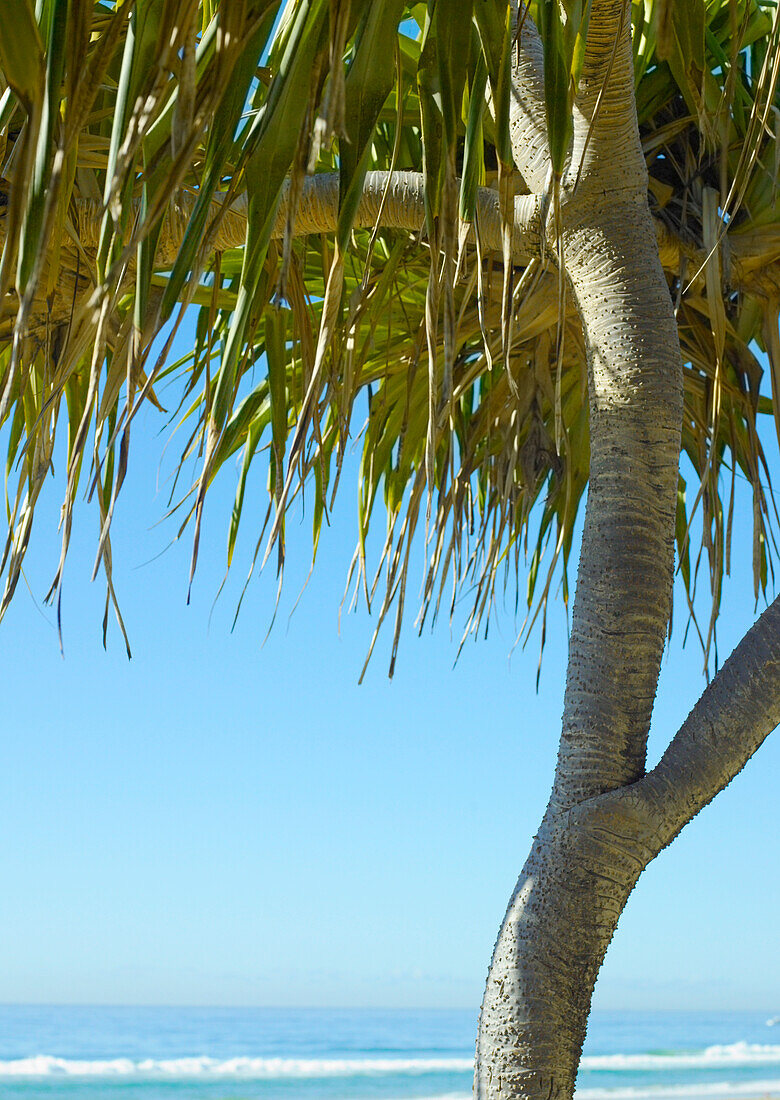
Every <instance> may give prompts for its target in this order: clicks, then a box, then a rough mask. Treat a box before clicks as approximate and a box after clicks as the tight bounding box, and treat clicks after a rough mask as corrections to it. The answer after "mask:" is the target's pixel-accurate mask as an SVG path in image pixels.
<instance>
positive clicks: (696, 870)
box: [0, 395, 780, 1012]
mask: <svg viewBox="0 0 780 1100" xmlns="http://www.w3.org/2000/svg"><path fill="white" fill-rule="evenodd" d="M164 396H165V395H164ZM169 397H170V395H169ZM169 404H173V400H172V398H171V400H170V401H169ZM160 426H161V420H160V418H159V417H156V416H155V417H153V416H152V415H146V416H145V417H142V418H141V419H140V420H139V423H138V427H137V429H136V433H135V437H134V440H133V445H132V453H131V474H130V475H129V478H128V483H127V485H126V487H125V490H124V491H123V494H122V498H121V499H120V504H119V507H118V514H117V517H116V521H115V525H114V559H115V577H116V584H117V591H118V593H119V596H120V600H121V604H122V608H123V611H124V614H125V619H126V623H127V626H128V630H129V633H130V638H131V643H132V646H133V651H134V657H133V660H132V661H131V662H128V661H127V659H126V657H125V655H124V648H123V645H122V642H121V639H120V637H119V634H118V631H117V630H116V629H115V628H114V627H113V625H112V627H111V629H110V631H109V645H108V651H107V652H104V651H103V649H102V645H101V619H102V612H103V591H104V590H103V587H102V585H101V583H100V582H96V583H95V584H90V583H89V575H90V573H91V568H92V561H93V556H94V550H95V543H96V538H95V535H96V531H95V528H96V520H95V517H94V514H93V511H92V509H91V508H86V507H82V508H81V509H80V511H79V513H78V516H77V522H76V528H75V532H74V542H73V548H72V553H71V557H70V559H69V563H68V566H67V572H66V583H65V589H64V597H63V623H64V641H65V659H64V660H63V659H62V658H61V656H60V653H59V646H58V641H57V632H56V626H55V614H54V612H53V611H52V609H50V608H45V607H43V606H42V603H41V597H42V596H43V594H44V593H45V591H46V589H47V587H48V584H49V581H50V579H51V576H52V575H53V573H54V571H55V568H56V563H57V558H58V554H59V543H58V536H57V534H56V522H57V513H58V505H59V498H58V497H57V494H56V492H50V493H49V495H48V496H47V498H46V501H45V508H44V509H42V510H41V513H40V515H39V516H38V518H37V519H36V525H35V530H34V533H33V545H32V549H31V551H30V554H29V557H28V567H27V570H26V576H27V580H28V582H29V586H30V591H29V592H28V591H27V590H25V589H24V587H23V586H22V585H20V587H19V590H18V592H17V595H16V598H15V602H14V604H13V605H12V608H11V610H10V611H9V613H8V615H7V616H6V619H5V621H4V622H3V623H2V624H1V625H0V652H1V653H2V660H3V671H4V682H5V684H6V691H5V698H4V704H3V725H4V736H3V738H2V746H3V747H2V760H1V762H0V765H1V766H0V836H2V842H1V843H0V881H2V885H3V889H2V893H1V894H0V945H1V946H0V952H2V961H1V962H0V1001H6V1002H14V1001H27V1002H59V1001H62V1002H68V1001H74V1002H97V1003H100V1002H110V1003H148V1004H151V1003H167V1004H173V1003H192V1004H260V1005H265V1004H268V1005H273V1004H277V1005H384V1006H427V1005H431V1006H437V1005H439V1006H476V1005H477V1004H478V1002H479V999H480V996H481V991H482V985H483V981H484V977H485V973H486V969H487V964H488V960H489V957H490V952H491V949H492V945H493V941H494V937H495V934H496V931H497V928H498V925H499V922H500V920H501V917H502V915H503V912H504V907H505V905H506V901H507V899H508V897H509V894H510V892H511V889H512V886H513V884H514V881H515V878H516V875H517V873H518V872H519V870H520V867H521V865H522V863H523V860H524V857H525V854H526V851H527V849H528V845H529V842H530V838H531V836H532V834H533V832H534V830H535V828H536V826H537V824H538V821H539V819H540V817H541V814H542V811H543V808H544V805H545V802H546V800H547V795H548V792H549V786H550V782H551V778H552V772H553V767H554V761H555V752H556V743H557V737H558V732H559V724H560V714H561V709H562V695H563V680H564V667H565V652H566V626H565V618H564V616H563V613H562V612H561V611H560V610H558V609H555V610H553V612H552V614H551V617H550V623H549V628H548V644H547V649H546V652H545V660H544V666H543V671H542V678H541V685H540V690H539V693H538V694H536V692H535V675H536V657H537V646H538V638H534V639H533V640H532V642H531V644H530V645H529V647H528V649H527V651H526V652H525V653H523V652H521V651H519V650H517V651H516V652H515V654H514V656H513V658H512V660H511V662H510V661H509V659H508V656H509V651H510V649H511V646H512V643H513V641H514V636H515V628H514V622H513V619H512V617H511V615H510V614H509V613H508V612H507V613H506V614H504V615H503V616H502V617H501V620H500V623H499V627H500V629H499V630H495V629H494V630H493V631H492V632H491V635H490V637H489V638H488V640H487V641H480V642H478V643H477V644H469V645H467V646H466V649H465V650H464V653H463V654H462V656H461V659H460V661H459V663H458V665H457V666H456V667H455V668H454V670H453V668H452V664H453V659H454V656H455V652H456V648H457V646H456V641H457V639H455V640H453V639H452V638H450V636H449V632H448V629H447V625H446V623H442V624H440V625H439V626H438V627H437V628H436V631H435V633H434V634H433V635H431V634H429V633H426V634H425V635H424V636H423V637H422V638H417V637H416V635H415V634H414V632H413V631H412V630H411V629H407V630H406V632H405V635H404V638H403V642H402V647H401V653H400V659H399V663H398V668H397V673H396V676H395V679H394V681H393V682H389V681H388V679H387V676H386V671H387V661H388V650H389V644H390V632H389V631H388V632H386V634H385V636H384V637H383V638H382V639H381V640H380V644H379V646H378V649H377V652H376V654H375V657H374V659H373V661H372V664H371V666H370V668H369V672H368V674H367V677H366V680H365V682H364V683H363V685H362V686H358V684H357V678H358V675H359V672H360V668H361V665H362V661H363V658H364V655H365V652H366V649H367V646H368V642H369V639H370V636H371V632H372V629H373V622H372V620H370V619H369V618H368V616H367V615H366V614H365V612H363V611H360V612H359V613H358V614H356V615H352V616H349V617H345V618H343V619H342V625H341V632H340V633H339V630H338V624H337V615H338V607H339V603H340V600H341V595H342V591H343V586H344V580H345V576H346V569H347V566H348V563H349V559H350V557H351V553H352V549H353V545H354V537H355V534H354V533H355V512H354V499H355V497H354V489H353V487H352V486H350V485H349V484H348V483H347V484H343V485H342V487H341V490H340V498H341V503H340V507H339V508H338V509H337V511H336V513H335V516H334V521H333V525H332V527H331V528H330V529H327V530H325V531H324V533H323V536H322V542H321V552H320V560H319V561H318V568H317V570H316V571H315V575H314V577H313V578H312V580H311V583H310V584H309V586H308V588H307V590H306V592H305V593H304V595H303V598H302V600H301V602H300V605H299V606H298V609H297V610H296V611H295V613H294V615H293V616H292V617H291V618H289V620H288V612H289V610H290V608H291V606H292V604H293V603H294V602H295V598H296V597H297V595H298V591H299V589H300V586H301V584H302V582H303V580H304V579H305V577H306V573H307V569H308V553H309V537H308V521H307V524H306V525H305V526H303V527H301V528H300V530H296V529H295V525H294V524H290V526H289V530H288V538H289V549H290V554H289V562H288V578H287V583H286V587H285V592H284V595H283V598H282V608H281V611H280V614H279V617H278V619H277V622H276V625H275V627H274V629H273V631H272V633H271V635H270V638H269V639H268V641H267V643H266V644H265V645H263V639H264V637H265V635H266V631H267V627H268V624H269V619H270V613H271V608H272V605H273V599H274V593H275V581H274V576H273V572H272V570H271V569H269V570H267V571H266V573H265V574H264V575H263V576H262V577H260V578H259V579H254V580H253V581H252V583H251V586H250V590H249V594H248V597H247V599H246V601H245V604H244V607H243V610H242V613H241V615H240V617H239V620H238V624H237V626H236V629H235V631H234V632H233V633H231V632H230V625H231V620H232V615H233V611H234V608H235V604H236V600H237V597H238V594H239V592H240V589H241V586H242V584H243V580H244V577H245V574H246V569H247V567H248V563H249V561H250V559H251V554H252V551H253V549H254V541H255V538H256V534H257V531H258V529H259V527H258V524H257V523H256V522H255V516H260V515H261V513H262V512H263V511H264V509H265V498H264V496H263V495H262V486H261V484H260V481H259V480H258V482H256V483H255V487H254V496H253V497H252V501H251V502H250V505H249V506H247V507H245V519H244V525H245V526H244V532H243V540H240V544H239V552H238V554H237V561H236V564H235V566H234V570H233V574H232V579H231V581H230V582H229V583H228V585H227V587H226V590H225V592H224V593H223V594H222V596H221V598H220V600H219V601H218V603H217V604H216V607H215V608H214V611H213V615H212V616H211V621H210V622H209V615H210V612H211V610H212V603H213V599H214V596H215V593H216V591H217V588H218V586H219V582H220V580H221V578H222V574H223V570H224V560H225V540H226V532H227V521H228V516H229V510H230V506H231V503H232V497H233V493H234V487H235V476H234V473H233V470H232V469H231V470H229V471H227V473H226V474H225V476H224V477H223V479H222V482H221V483H220V484H219V485H218V486H217V489H216V492H215V493H214V495H213V497H211V499H210V500H209V502H208V503H207V508H206V514H205V523H204V533H203V537H202V541H201V560H200V566H199V571H198V574H197V577H196V582H195V586H194V590H193V598H192V603H191V605H190V606H189V607H188V606H186V603H185V598H186V588H187V571H188V560H189V552H190V535H189V533H188V534H185V536H184V537H183V539H182V540H181V541H180V542H179V543H177V544H175V545H173V546H172V547H171V548H170V549H169V550H167V552H166V553H164V554H162V555H161V556H158V557H156V559H155V560H153V561H150V559H152V558H154V557H155V555H158V554H159V553H160V551H161V550H163V549H164V548H165V547H166V546H167V545H168V543H169V542H170V540H171V537H172V535H173V534H174V533H175V521H174V523H171V522H170V521H169V522H167V523H164V524H162V525H158V526H155V524H156V523H157V521H158V520H159V519H160V517H161V516H162V515H163V513H164V510H165V502H166V492H165V489H164V488H162V489H161V490H159V491H158V489H157V479H158V462H159V455H160V451H161V449H162V441H163V438H164V437H163V436H160V435H158V434H157V433H158V431H159V429H160ZM767 427H768V429H769V431H768V432H767V433H766V439H767V446H768V450H769V452H770V454H771V456H772V463H773V466H774V468H775V469H776V470H777V469H778V465H779V464H778V462H777V461H776V454H777V443H776V442H775V441H774V439H773V435H772V434H771V423H770V422H767ZM174 446H175V445H174ZM353 465H354V464H353ZM348 476H349V470H348V471H347V473H346V474H345V477H348ZM353 486H354V480H353ZM742 490H743V492H742V495H741V500H740V506H739V510H738V515H737V518H736V528H735V553H734V573H735V574H736V575H735V577H734V578H733V579H732V580H731V582H729V583H728V585H727V589H726V595H725V599H724V612H723V618H722V621H721V631H720V634H721V653H722V654H723V655H724V656H725V654H726V653H728V652H729V651H730V650H731V648H733V645H734V644H735V642H736V641H737V640H738V639H739V637H740V636H741V635H742V633H743V632H744V630H745V629H746V628H747V626H748V625H749V624H750V623H751V622H752V621H753V617H754V609H753V597H752V582H751V579H750V552H751V551H750V507H749V506H750V501H749V494H748V493H747V492H746V491H745V486H744V485H743V486H742ZM252 504H254V508H253V507H252V506H251V505H252ZM411 593H412V589H411V586H410V599H411ZM682 604H683V601H682V598H680V600H679V603H678V606H682ZM413 617H414V616H413V615H411V616H410V623H411V620H412V619H413ZM682 625H683V623H682V619H678V621H677V627H676V630H675V633H674V637H673V639H672V642H671V645H670V648H669V652H668V655H667V657H666V660H665V663H664V667H663V672H662V679H661V688H660V693H659V699H658V705H657V709H656V717H655V722H654V733H653V740H652V746H651V755H652V757H653V759H655V758H657V756H658V755H659V754H660V752H661V751H662V748H663V746H664V744H665V742H666V740H667V739H668V738H669V736H671V734H672V733H673V732H674V731H675V730H676V729H677V727H678V726H679V724H680V722H681V720H682V719H683V718H684V716H685V714H686V713H687V710H688V709H689V708H690V706H691V705H692V704H693V703H694V702H695V700H696V698H697V697H698V695H699V694H700V692H701V690H702V688H703V686H704V681H703V678H702V676H701V656H700V652H699V651H698V650H697V648H696V646H695V644H694V643H693V642H689V644H688V646H687V648H686V649H685V650H683V649H682V648H681V639H682V633H683V631H682ZM778 775H780V736H777V735H776V736H775V738H774V739H771V738H770V741H769V742H768V743H767V744H766V745H765V746H764V747H763V748H762V749H761V750H760V752H759V754H758V756H757V757H756V758H755V759H754V760H753V761H752V762H751V763H750V764H749V765H748V767H747V769H746V770H745V772H744V773H743V774H742V775H741V776H740V777H738V779H737V780H736V781H735V782H734V783H733V784H732V785H731V787H730V788H729V789H728V790H727V791H726V792H724V793H723V794H722V795H721V796H719V797H718V799H716V801H715V802H714V803H713V805H712V806H711V807H709V808H708V809H707V810H705V811H704V812H703V813H702V814H701V816H700V818H699V819H697V820H696V821H695V822H694V824H693V825H692V826H690V827H689V828H688V829H687V830H686V831H685V832H684V833H683V835H682V836H681V837H680V838H679V839H678V840H677V841H676V842H675V843H674V845H673V846H672V848H671V849H669V850H668V851H667V852H665V853H663V854H662V855H661V857H660V858H659V859H658V860H657V861H656V863H655V864H653V865H652V866H651V867H650V868H649V869H648V871H647V872H646V873H645V874H644V875H643V876H642V879H641V880H640V884H639V886H638V887H637V889H636V891H635V894H634V896H633V897H632V898H631V899H630V901H629V905H628V908H627V911H626V913H625V914H624V916H623V918H622V920H621V924H620V927H619V929H618V932H617V935H616V938H615V940H614V942H613V944H612V947H611V948H610V951H609V954H608V957H607V961H606V964H605V966H604V968H603V971H602V975H601V977H600V979H599V984H598V988H597V993H596V1004H597V1005H599V1006H601V1007H648V1008H654V1007H711V1008H716V1007H723V1008H731V1007H733V1008H740V1007H744V1008H750V1007H755V1008H761V1009H766V1010H767V1011H773V1012H775V1011H779V1010H780V1003H778V998H780V993H779V992H778V990H780V954H779V953H778V952H777V950H776V930H777V914H778V909H779V908H780V885H779V884H778V876H777V873H776V869H777V866H778V857H779V856H780V851H779V850H778V839H777V837H778V824H780V820H779V819H778V808H777V806H778V800H777V777H778Z"/></svg>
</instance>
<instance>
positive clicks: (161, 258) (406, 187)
mask: <svg viewBox="0 0 780 1100" xmlns="http://www.w3.org/2000/svg"><path fill="white" fill-rule="evenodd" d="M386 188H387V197H386V199H385V201H384V205H382V200H383V196H384V194H385V189H386ZM288 192H289V187H288V186H285V189H284V191H283V192H282V197H281V200H280V203H279V209H278V211H277V214H276V222H275V225H274V230H273V236H274V237H276V238H279V237H282V236H283V235H284V229H285V224H286V221H287V196H288ZM196 199H197V195H192V194H189V193H187V192H185V193H184V194H183V195H182V196H181V197H180V198H179V199H178V201H177V204H176V208H175V209H174V210H173V211H172V212H171V214H170V215H169V216H168V217H167V218H166V220H165V223H164V225H163V229H162V232H161V234H160V241H159V245H158V249H157V258H156V262H157V263H158V264H165V263H172V262H173V260H174V259H175V256H176V253H177V251H178V249H179V247H180V245H181V242H182V239H183V237H184V232H185V230H186V228H187V223H188V221H189V218H190V215H191V212H192V208H193V207H194V205H195V201H196ZM218 206H219V200H218V199H217V200H215V203H214V210H215V213H216V211H217V209H218ZM540 206H541V204H540V199H539V198H538V196H536V195H520V196H518V198H516V200H515V226H514V237H513V248H512V258H513V260H514V262H515V263H517V264H526V263H528V260H529V259H530V258H531V257H533V256H538V255H539V254H540V250H541V232H540ZM380 212H381V222H380V224H381V226H382V228H384V229H407V230H411V231H412V232H417V231H419V230H420V229H422V228H423V226H424V224H425V192H424V177H423V175H422V174H421V173H419V172H393V173H390V172H368V173H367V174H366V178H365V182H364V184H363V197H362V198H361V200H360V204H359V206H358V211H357V215H356V217H355V228H356V229H370V228H372V227H373V226H374V225H375V224H376V222H377V219H378V218H379V215H380ZM338 213H339V177H338V175H337V174H330V173H328V174H321V175H316V176H309V177H308V178H307V179H306V180H305V181H304V185H303V192H302V194H301V198H300V202H299V204H298V208H297V210H296V212H295V222H294V227H293V233H294V235H295V236H296V237H305V236H306V235H307V234H310V233H332V232H333V231H334V230H335V228H336V222H337V220H338ZM100 219H101V208H100V204H99V203H95V202H86V203H82V204H81V205H80V207H79V213H78V232H79V240H80V242H81V244H82V245H83V246H84V247H85V248H86V249H87V250H91V249H94V248H96V247H97V241H98V236H99V233H100ZM477 220H478V222H479V232H480V240H481V242H482V247H483V248H485V249H486V250H487V251H489V252H493V251H495V252H500V251H501V211H500V208H499V200H498V192H497V191H494V190H492V189H491V188H489V187H480V188H479V191H478V195H477ZM245 240H246V196H245V195H239V196H238V198H237V199H236V200H235V202H233V204H232V205H231V207H230V210H229V211H228V212H227V213H226V214H225V216H224V217H223V220H222V224H221V225H220V227H219V230H218V232H217V237H216V240H215V242H214V248H215V251H224V250H225V249H227V248H241V247H243V245H244V242H245ZM470 240H471V241H472V243H473V240H474V236H473V230H472V234H471V237H470Z"/></svg>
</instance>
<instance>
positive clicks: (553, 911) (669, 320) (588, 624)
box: [475, 0, 682, 1100]
mask: <svg viewBox="0 0 780 1100" xmlns="http://www.w3.org/2000/svg"><path fill="white" fill-rule="evenodd" d="M629 25H630V20H629V10H628V4H624V3H623V0H595V2H594V5H593V13H592V16H591V23H590V28H589V32H588V51H587V56H586V62H585V68H584V71H583V76H582V80H581V84H580V89H579V93H578V99H577V104H576V113H575V135H574V143H573V151H572V160H571V167H570V170H569V173H568V175H567V177H566V178H565V179H564V181H563V184H562V196H561V200H562V220H563V226H562V244H563V258H564V265H565V270H566V276H567V279H568V282H569V286H570V288H571V291H572V293H573V295H574V298H575V301H576V304H577V307H578V310H579V313H580V317H581V320H582V325H583V332H584V335H585V340H586V346H587V350H588V373H589V412H590V425H591V461H590V483H589V490H588V501H587V508H586V514H585V526H584V533H583V543H582V551H581V556H580V564H579V571H578V579H577V593H576V598H575V603H574V611H573V618H572V631H571V638H570V646H569V668H568V676H567V686H566V696H565V702H564V714H563V731H562V735H561V741H560V748H559V754H558V765H557V770H556V775H555V782H554V786H553V791H552V794H551V798H550V803H549V806H548V809H547V812H546V814H545V818H544V820H543V822H542V825H541V828H540V831H539V834H538V836H537V837H536V839H535V841H534V844H533V847H532V849H531V853H530V855H529V857H528V861H527V862H526V865H525V867H524V868H523V872H522V874H521V876H520V879H519V881H518V884H517V887H516V888H515V892H514V894H513V897H512V900H511V902H510V905H509V909H508V911H507V914H506V917H505V919H504V923H503V925H502V927H501V931H500V933H499V937H498V941H497V943H496V947H495V951H494V955H493V961H492V964H491V968H490V973H489V975H488V981H487V988H486V991H485V997H484V1001H483V1005H482V1012H481V1015H480V1026H479V1037H478V1042H477V1067H476V1075H475V1092H476V1095H477V1096H478V1097H479V1098H480V1100H488V1098H490V1100H493V1098H498V1097H501V1100H506V1098H507V1097H513V1098H514V1097H524V1098H525V1097H528V1098H531V1097H533V1098H541V1100H552V1098H555V1100H558V1098H561V1100H565V1098H569V1097H571V1095H572V1092H573V1089H574V1082H575V1078H576V1073H577V1067H578V1064H579V1059H580V1054H581V1050H582V1043H583V1040H584V1037H585V1029H586V1024H587V1018H588V1013H589V1010H590V1001H591V995H592V992H593V987H594V984H595V981H596V977H597V974H598V971H599V967H600V965H601V962H602V959H603V957H604V953H605V951H606V949H607V946H608V944H609V942H610V940H611V938H612V935H613V933H614V930H615V927H616V925H617V921H618V918H619V916H620V913H621V911H622V909H623V907H624V905H625V903H626V900H627V898H628V896H629V894H630V892H631V890H632V888H633V886H634V884H635V882H636V880H637V878H638V876H639V874H640V873H641V871H642V870H643V868H644V867H645V865H646V863H647V862H648V860H649V859H650V858H652V856H653V855H654V854H655V851H657V847H656V845H655V843H654V836H652V835H650V834H649V833H648V830H647V829H646V828H640V827H639V824H640V822H639V819H637V818H636V816H635V815H632V814H631V813H630V812H626V810H625V808H624V807H623V805H622V804H621V803H619V802H618V803H616V805H615V806H614V807H612V809H611V811H610V812H609V813H608V814H606V815H604V814H600V815H597V816H594V815H593V814H591V813H590V812H589V807H590V804H591V803H592V801H593V800H594V799H595V800H596V801H597V800H598V798H599V796H602V795H603V794H604V793H605V792H610V791H615V790H617V789H621V788H624V787H626V786H627V785H630V784H633V783H635V782H636V781H637V780H639V779H640V778H641V777H642V776H643V775H644V769H645V754H646V744H647V734H648V731H649V727H650V717H651V712H652V705H653V699H654V696H655V690H656V684H657V679H658V673H659V669H660V662H661V656H662V652H663V647H664V642H665V638H666V631H667V627H668V622H669V614H670V609H671V590H672V577H673V561H674V555H673V533H674V516H675V508H676V493H677V476H678V474H677V470H678V455H679V446H680V431H681V425H682V364H681V357H680V350H679V343H678V338H677V328H676V323H675V318H674V314H673V310H672V303H671V299H670V295H669V290H668V287H667V283H666V279H665V277H664V274H663V270H662V268H661V264H660V261H659V257H658V246H657V242H656V237H655V232H654V229H653V223H652V219H651V216H650V211H649V208H648V205H647V177H646V170H645V162H644V158H643V156H642V150H641V146H640V142H639V134H638V128H637V123H636V114H635V109H634V106H633V71H632V62H631V47H630V38H629ZM523 39H525V42H524V41H523ZM616 42H617V45H616ZM519 58H520V63H519V65H518V68H517V73H516V79H517V80H518V81H520V82H522V83H523V88H524V91H523V94H522V95H517V96H516V99H515V108H516V109H515V118H514V120H513V136H514V139H515V155H516V159H517V160H518V167H519V168H520V171H521V172H523V173H524V174H525V175H526V177H527V178H530V180H531V182H532V185H533V186H537V185H538V182H539V180H540V179H541V177H542V174H543V168H542V167H541V166H540V159H539V149H538V140H537V138H538V129H539V95H540V94H541V88H542V81H541V79H540V74H539V51H538V48H537V47H536V45H535V31H534V29H533V27H532V26H530V25H529V26H527V27H524V29H523V32H522V38H521V44H520V49H519ZM602 89H603V91H602ZM524 135H525V136H526V137H527V140H524ZM654 849H655V850H654Z"/></svg>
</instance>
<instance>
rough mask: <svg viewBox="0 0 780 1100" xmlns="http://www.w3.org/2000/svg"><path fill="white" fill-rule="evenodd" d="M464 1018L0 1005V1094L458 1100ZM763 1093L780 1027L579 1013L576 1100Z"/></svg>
mask: <svg viewBox="0 0 780 1100" xmlns="http://www.w3.org/2000/svg"><path fill="white" fill-rule="evenodd" d="M476 1021H477V1011H476V1009H474V1010H472V1009H346V1008H342V1009H323V1008H309V1009H306V1008H299V1009H292V1008H208V1007H153V1006H149V1007H139V1006H111V1005H0V1097H3V1100H6V1098H8V1100H16V1098H25V1100H468V1097H469V1096H470V1092H471V1074H472V1068H473V1052H474V1039H475V1034H476ZM775 1025H777V1026H775ZM762 1096H778V1097H780V1019H777V1018H775V1017H772V1016H767V1014H766V1013H765V1012H694V1011H685V1012H676V1011H663V1010H655V1011H647V1012H639V1011H635V1010H631V1011H624V1012H619V1011H604V1010H601V1011H599V1010H596V1011H594V1012H593V1013H592V1015H591V1020H590V1024H589V1030H588V1036H587V1040H586V1043H585V1049H584V1054H583V1059H582V1065H581V1069H580V1075H579V1078H578V1084H577V1098H578V1100H676V1098H679V1100H739V1098H740V1097H746V1098H749V1097H762Z"/></svg>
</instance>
